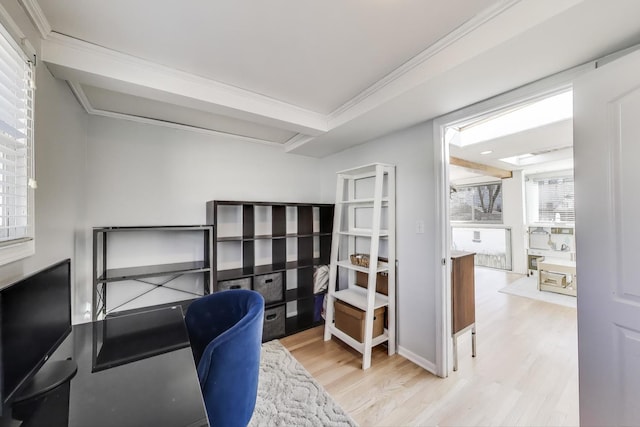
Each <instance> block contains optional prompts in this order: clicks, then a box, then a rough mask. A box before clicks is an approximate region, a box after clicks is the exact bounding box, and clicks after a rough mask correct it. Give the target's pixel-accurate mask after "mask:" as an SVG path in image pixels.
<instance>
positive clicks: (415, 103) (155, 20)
mask: <svg viewBox="0 0 640 427" xmlns="http://www.w3.org/2000/svg"><path fill="white" fill-rule="evenodd" d="M19 1H20V3H21V4H22V5H23V7H24V9H25V10H26V11H27V13H28V14H29V15H30V17H31V19H32V21H33V22H34V24H35V25H36V27H37V28H38V30H39V31H40V34H41V37H42V39H43V41H42V43H41V47H42V49H41V50H42V52H41V58H42V60H43V61H44V62H45V63H46V64H47V66H48V68H49V69H50V70H51V72H52V73H53V74H54V75H55V76H56V77H58V78H60V79H64V80H67V81H68V82H69V84H70V86H71V88H72V89H73V91H74V93H75V94H76V97H77V98H78V100H79V101H80V103H81V104H82V105H83V106H84V108H85V109H86V110H87V112H89V113H90V114H98V115H104V116H111V117H119V118H126V119H131V120H139V121H145V122H152V123H158V124H163V125H170V126H180V127H182V126H186V127H189V128H197V129H198V130H205V131H210V132H222V133H225V134H231V135H237V136H238V137H239V139H244V140H249V141H254V142H260V143H266V144H271V145H273V146H274V147H277V148H279V149H282V150H285V151H287V152H292V153H297V154H303V155H309V156H315V157H323V156H326V155H329V154H332V153H335V152H339V151H341V150H344V149H346V148H348V147H350V146H353V145H357V144H360V143H363V142H366V141H367V140H370V139H372V138H375V137H378V136H381V135H384V134H387V133H389V132H392V131H394V130H397V129H400V128H403V127H406V126H410V125H412V124H416V123H419V122H421V121H424V120H427V119H430V118H433V117H437V116H439V115H442V114H445V113H448V112H450V111H453V110H456V109H458V108H461V107H464V106H466V105H469V104H472V103H475V102H478V101H480V100H483V99H486V98H488V97H491V96H494V95H497V94H499V93H502V92H504V91H507V90H510V89H513V88H515V87H518V86H521V85H523V84H525V83H527V82H530V81H533V80H536V79H539V78H542V77H544V76H547V75H550V74H553V73H555V72H559V71H561V70H564V69H567V68H570V67H572V66H575V65H578V64H582V63H585V62H588V61H591V60H594V59H596V58H599V57H601V56H603V55H605V54H608V53H611V52H614V51H616V50H619V49H621V48H624V47H628V46H631V45H633V44H636V43H638V42H640V27H638V25H637V19H636V17H637V16H640V2H638V1H637V0H616V1H615V2H613V3H611V2H604V1H599V0H537V1H535V2H532V1H526V0H474V1H468V0H439V1H438V0H429V1H425V0H395V1H393V2H392V1H389V0H351V1H347V2H345V1H344V0H324V1H322V2H295V1H293V2H292V1H288V2H285V1H283V0H272V1H269V2H264V1H257V0H254V1H216V2H211V1H204V0H200V1H192V2H189V3H188V6H185V4H184V3H179V2H174V1H168V0H155V1H152V0H139V1H136V2H130V1H124V0H112V1H109V2H105V1H98V0H83V1H82V2H76V1H71V0H19Z"/></svg>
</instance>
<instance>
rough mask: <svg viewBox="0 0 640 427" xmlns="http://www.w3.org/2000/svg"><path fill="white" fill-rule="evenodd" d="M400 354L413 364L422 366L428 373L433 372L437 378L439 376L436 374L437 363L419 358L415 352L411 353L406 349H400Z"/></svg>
mask: <svg viewBox="0 0 640 427" xmlns="http://www.w3.org/2000/svg"><path fill="white" fill-rule="evenodd" d="M398 354H399V355H400V356H402V357H404V358H405V359H408V360H410V361H412V362H413V363H415V364H416V365H418V366H420V367H421V368H424V369H426V370H427V371H429V372H431V373H432V374H433V375H436V376H437V375H438V374H436V372H437V369H436V365H435V363H433V362H431V361H429V360H427V359H425V358H424V357H421V356H418V355H417V354H415V353H414V352H412V351H409V350H407V349H406V348H404V347H398Z"/></svg>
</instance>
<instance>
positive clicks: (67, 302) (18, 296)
mask: <svg viewBox="0 0 640 427" xmlns="http://www.w3.org/2000/svg"><path fill="white" fill-rule="evenodd" d="M0 316H1V317H2V321H1V328H2V329H0V337H1V338H0V340H1V343H2V347H1V352H2V397H3V399H2V400H3V403H5V402H7V401H8V400H9V399H11V398H12V397H13V395H14V393H15V392H16V390H18V388H19V387H20V386H21V385H22V384H24V383H25V382H26V381H27V380H29V379H30V378H31V377H32V376H33V375H34V374H35V373H36V372H37V370H38V369H39V368H40V367H41V366H42V364H43V363H44V362H45V361H46V360H47V359H48V358H49V356H50V355H51V353H53V351H54V350H55V349H56V348H57V347H58V346H59V345H60V343H62V341H63V340H64V338H65V337H66V336H67V335H68V334H69V333H70V332H71V262H70V260H68V259H67V260H65V261H62V262H59V263H57V264H55V265H52V266H50V267H47V268H45V269H44V270H41V271H39V272H37V273H34V274H32V275H30V276H28V277H25V278H23V279H20V280H19V281H17V282H15V283H13V284H12V285H10V286H8V287H6V288H4V289H2V290H0Z"/></svg>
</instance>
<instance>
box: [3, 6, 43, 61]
mask: <svg viewBox="0 0 640 427" xmlns="http://www.w3.org/2000/svg"><path fill="white" fill-rule="evenodd" d="M0 22H2V24H4V27H5V29H6V30H7V32H8V33H9V35H10V36H11V37H12V38H13V39H14V40H15V41H16V43H17V44H19V45H20V47H21V48H22V50H23V51H24V53H25V54H26V55H27V56H29V58H28V59H29V60H32V59H33V57H34V56H35V55H36V50H35V48H34V47H33V45H32V44H31V42H30V41H29V39H28V38H27V36H26V35H25V34H24V33H23V32H22V30H21V29H20V27H19V26H18V24H16V21H14V20H13V18H12V17H11V14H10V13H9V12H8V11H7V9H5V8H4V6H2V5H1V4H0Z"/></svg>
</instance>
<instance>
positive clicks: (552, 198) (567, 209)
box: [537, 178, 576, 222]
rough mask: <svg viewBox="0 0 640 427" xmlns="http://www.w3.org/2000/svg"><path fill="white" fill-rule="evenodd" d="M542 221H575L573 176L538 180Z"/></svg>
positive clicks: (539, 207) (539, 209)
mask: <svg viewBox="0 0 640 427" xmlns="http://www.w3.org/2000/svg"><path fill="white" fill-rule="evenodd" d="M537 184H538V218H539V221H540V222H575V219H576V217H575V203H574V197H573V194H574V193H573V178H550V179H541V180H537Z"/></svg>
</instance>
